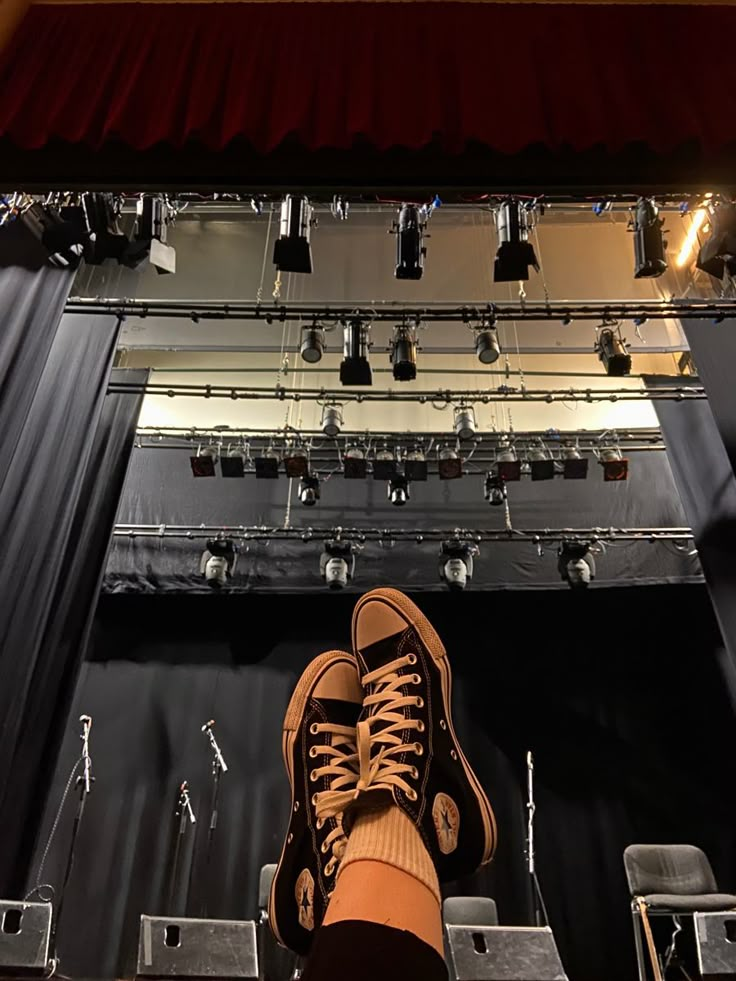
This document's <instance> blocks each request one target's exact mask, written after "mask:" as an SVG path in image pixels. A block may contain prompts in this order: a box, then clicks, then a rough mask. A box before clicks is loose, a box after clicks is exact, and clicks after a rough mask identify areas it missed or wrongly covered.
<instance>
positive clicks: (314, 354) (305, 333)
mask: <svg viewBox="0 0 736 981" xmlns="http://www.w3.org/2000/svg"><path fill="white" fill-rule="evenodd" d="M299 353H300V354H301V356H302V361H306V362H307V364H317V362H318V361H321V360H322V355H323V354H324V353H325V332H324V330H323V329H322V328H321V327H319V326H318V325H317V324H315V325H314V326H313V327H305V328H304V329H303V330H302V343H301V347H300V348H299Z"/></svg>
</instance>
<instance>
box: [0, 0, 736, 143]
mask: <svg viewBox="0 0 736 981" xmlns="http://www.w3.org/2000/svg"><path fill="white" fill-rule="evenodd" d="M734 37H736V8H734V7H727V6H690V7H688V6H685V7H683V6H673V7H662V6H659V5H649V4H646V3H642V4H637V5H634V6H631V5H626V6H616V5H610V6H608V5H598V4H596V5H590V6H580V5H573V6H570V5H562V4H559V5H558V4H540V5H530V4H520V5H514V4H507V3H503V4H493V3H457V2H455V3H445V2H435V3H411V4H402V3H370V4H350V3H342V2H335V3H328V4H319V3H277V4H272V3H257V4H247V3H243V4H240V3H234V4H100V5H78V6H74V5H70V6H63V5H61V6H56V5H49V6H36V7H34V8H33V9H32V10H31V11H30V12H29V14H28V16H27V17H26V19H25V21H24V23H23V25H22V26H21V28H20V31H19V33H18V34H17V35H16V38H15V40H14V41H13V43H12V44H11V46H10V49H9V50H8V51H7V52H6V53H5V55H4V57H3V60H2V62H0V93H2V98H0V137H3V136H4V137H6V138H8V139H9V140H10V141H11V143H12V144H14V145H16V146H18V147H21V148H24V149H34V148H39V147H43V146H45V145H46V144H48V143H49V142H51V141H54V140H56V139H58V140H61V141H64V142H65V143H67V144H82V145H84V146H87V147H90V148H95V149H100V148H103V147H105V146H107V145H110V144H119V143H123V144H125V145H127V146H130V147H133V148H135V149H136V150H142V149H146V148H150V147H152V146H155V145H156V144H160V143H163V144H168V145H170V146H173V147H182V146H185V145H189V146H191V145H197V144H199V145H202V146H204V147H206V148H207V149H209V150H219V149H221V148H223V147H225V146H227V145H228V144H230V143H231V142H232V141H244V142H245V143H247V144H248V145H250V146H251V147H253V148H254V149H255V150H256V151H257V152H259V153H267V152H269V151H272V150H274V149H275V148H276V147H278V146H279V145H281V144H283V143H284V142H285V141H293V142H295V143H296V144H297V145H298V146H301V147H302V148H305V149H307V150H310V151H311V150H318V149H322V148H332V149H346V148H351V147H355V146H360V145H368V146H370V147H372V148H373V149H375V150H379V151H380V150H386V149H388V148H392V147H403V148H408V149H411V150H416V149H421V148H422V147H425V146H427V145H430V144H433V145H435V146H437V147H440V148H441V149H442V150H443V151H446V152H449V153H460V152H462V151H463V149H464V148H465V147H467V146H469V145H472V144H476V145H481V146H485V147H488V148H491V149H493V150H495V151H499V152H502V153H517V152H519V151H520V150H522V149H524V148H526V147H528V146H533V145H540V146H544V147H546V148H547V149H549V150H552V151H557V150H561V149H565V150H568V149H572V150H586V149H589V148H592V147H598V148H600V147H604V148H605V149H606V150H610V151H612V152H615V151H618V150H621V149H622V148H624V147H627V146H630V145H632V144H636V143H641V144H643V145H645V146H646V147H648V148H650V149H652V150H655V151H656V152H658V153H666V152H668V151H670V150H672V149H675V148H677V147H681V146H683V145H684V144H688V143H690V144H692V145H693V147H694V148H697V151H698V155H699V156H700V158H701V159H702V158H703V157H704V156H707V155H708V154H709V153H716V152H720V151H723V150H724V149H725V148H727V147H729V146H733V145H736V114H734V113H733V112H731V111H729V109H728V92H729V91H730V85H731V79H730V74H731V69H730V67H729V66H730V63H729V61H728V55H727V54H726V50H727V47H728V44H726V45H725V46H724V45H723V44H716V43H714V39H716V38H723V39H728V38H731V39H733V38H734ZM707 39H711V40H710V41H708V40H707ZM699 40H700V41H702V43H699ZM724 100H725V101H724Z"/></svg>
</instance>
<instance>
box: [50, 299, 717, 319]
mask: <svg viewBox="0 0 736 981" xmlns="http://www.w3.org/2000/svg"><path fill="white" fill-rule="evenodd" d="M64 309H65V311H66V313H74V314H87V315H90V316H99V315H101V314H110V315H112V316H116V317H121V318H126V317H137V318H140V319H145V318H146V317H158V318H178V319H184V320H192V321H194V322H195V323H197V322H199V321H201V320H256V321H262V322H265V323H267V324H272V323H286V322H288V321H292V320H296V321H304V320H310V321H311V320H313V319H314V318H315V317H316V318H318V319H319V320H321V321H324V322H328V323H329V322H330V321H351V320H364V321H365V322H366V323H379V322H382V321H389V322H391V323H394V324H395V323H397V322H400V321H406V322H407V323H408V322H417V321H418V320H420V321H421V322H422V323H423V324H426V323H432V322H435V323H461V324H466V325H467V324H474V323H476V322H478V321H479V320H480V319H481V318H486V320H487V321H488V322H499V321H505V320H516V321H529V320H542V321H544V320H546V321H564V322H565V323H569V322H570V321H572V320H594V321H597V322H599V323H601V322H604V321H610V320H636V321H639V322H643V321H645V320H665V319H670V318H687V319H690V320H692V319H697V320H714V321H718V322H720V321H722V320H725V319H726V318H728V317H736V300H698V299H688V300H660V301H658V300H648V301H641V300H594V301H587V302H585V303H578V302H567V301H561V300H555V301H550V302H542V301H524V302H523V303H521V302H515V303H511V302H509V303H487V304H478V303H457V304H444V303H430V304H423V305H422V304H405V303H404V304H399V303H395V302H390V303H388V302H387V303H366V304H364V305H363V304H353V305H351V306H343V305H338V304H330V303H288V304H287V303H281V304H273V305H267V306H266V305H264V304H262V303H244V302H241V301H230V300H211V301H207V302H200V301H198V300H146V299H140V300H137V299H136V300H133V299H124V298H123V299H99V298H97V297H72V298H71V299H69V300H68V301H67V304H66V307H65V308H64Z"/></svg>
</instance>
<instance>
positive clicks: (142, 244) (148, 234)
mask: <svg viewBox="0 0 736 981" xmlns="http://www.w3.org/2000/svg"><path fill="white" fill-rule="evenodd" d="M172 214H173V212H172V209H171V208H170V206H169V203H168V201H167V200H166V198H165V197H164V196H163V195H162V194H141V196H140V197H139V198H138V203H137V204H136V220H135V227H134V229H133V237H132V238H131V240H130V242H129V244H128V246H127V248H126V250H125V255H124V256H123V259H122V262H123V264H124V265H126V266H130V268H131V269H135V268H137V267H138V266H139V265H140V264H141V263H142V262H144V261H145V260H146V259H148V260H149V261H150V263H151V265H152V266H153V267H154V268H155V270H156V272H157V273H175V272H176V250H175V249H174V248H172V246H170V245H167V244H166V236H167V234H168V225H169V222H170V221H171V220H172Z"/></svg>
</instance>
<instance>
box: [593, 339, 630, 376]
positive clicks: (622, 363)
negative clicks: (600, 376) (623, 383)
mask: <svg viewBox="0 0 736 981" xmlns="http://www.w3.org/2000/svg"><path fill="white" fill-rule="evenodd" d="M593 350H594V351H595V353H596V354H597V355H598V359H599V361H601V362H602V364H603V366H604V368H605V369H606V374H608V375H610V376H611V377H612V378H623V377H624V376H625V375H628V374H630V372H631V355H630V354H629V349H628V347H627V346H626V341H625V339H624V338H623V337H622V336H621V329H620V328H619V327H601V328H600V331H599V333H598V340H597V341H596V342H595V347H594V348H593Z"/></svg>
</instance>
